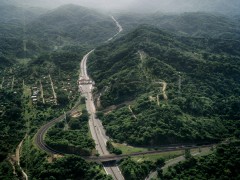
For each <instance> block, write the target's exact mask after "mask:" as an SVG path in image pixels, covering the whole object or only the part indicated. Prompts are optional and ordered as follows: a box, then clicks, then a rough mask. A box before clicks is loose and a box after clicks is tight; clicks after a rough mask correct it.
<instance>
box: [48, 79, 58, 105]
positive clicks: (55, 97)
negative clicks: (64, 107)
mask: <svg viewBox="0 0 240 180" xmlns="http://www.w3.org/2000/svg"><path fill="white" fill-rule="evenodd" d="M49 79H50V82H51V86H52V92H53V98H54V100H55V104H57V94H56V92H55V90H54V84H53V81H52V78H51V75H50V74H49Z"/></svg>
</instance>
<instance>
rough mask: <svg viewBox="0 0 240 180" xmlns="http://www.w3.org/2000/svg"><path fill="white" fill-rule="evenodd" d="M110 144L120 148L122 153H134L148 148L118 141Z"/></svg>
mask: <svg viewBox="0 0 240 180" xmlns="http://www.w3.org/2000/svg"><path fill="white" fill-rule="evenodd" d="M112 144H113V146H114V147H115V148H118V149H120V150H121V151H122V153H123V154H131V153H136V152H146V151H149V150H150V149H148V148H142V147H133V146H128V145H124V144H119V143H112Z"/></svg>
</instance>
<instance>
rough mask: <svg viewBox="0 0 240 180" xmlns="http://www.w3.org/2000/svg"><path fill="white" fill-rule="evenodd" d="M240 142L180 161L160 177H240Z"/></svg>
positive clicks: (224, 145) (221, 146)
mask: <svg viewBox="0 0 240 180" xmlns="http://www.w3.org/2000/svg"><path fill="white" fill-rule="evenodd" d="M238 146H239V142H235V143H231V144H223V145H220V146H218V147H217V149H216V150H215V151H214V153H212V154H210V155H207V156H204V157H200V158H194V157H190V158H189V159H188V160H187V161H185V162H182V163H178V164H177V165H176V166H174V167H170V168H169V169H168V172H167V173H166V174H164V175H162V174H159V179H166V180H168V179H169V180H170V179H229V178H230V179H239V178H240V176H239V174H240V170H239V169H240V163H239V160H240V159H239V157H240V151H239V148H238Z"/></svg>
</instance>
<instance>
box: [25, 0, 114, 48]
mask: <svg viewBox="0 0 240 180" xmlns="http://www.w3.org/2000/svg"><path fill="white" fill-rule="evenodd" d="M116 31H117V28H116V25H115V23H114V22H113V21H112V19H111V17H110V16H107V15H104V14H101V13H99V12H97V11H95V10H91V9H87V8H84V7H81V6H77V5H71V4H69V5H64V6H61V7H59V8H57V9H54V10H52V11H50V12H48V13H46V14H44V15H42V16H40V17H39V18H38V19H36V20H35V21H33V22H32V23H30V24H28V25H27V32H28V34H29V35H30V36H31V37H34V38H35V37H36V38H37V39H40V40H41V41H45V42H47V43H50V44H52V43H53V42H52V41H57V42H58V44H57V45H61V46H63V45H66V44H69V42H71V43H73V42H74V43H78V44H80V45H82V44H87V45H89V44H91V45H93V44H96V43H97V44H98V43H101V42H103V41H105V40H106V39H107V38H108V37H111V36H112V35H113V34H115V33H116ZM53 44H54V43H53Z"/></svg>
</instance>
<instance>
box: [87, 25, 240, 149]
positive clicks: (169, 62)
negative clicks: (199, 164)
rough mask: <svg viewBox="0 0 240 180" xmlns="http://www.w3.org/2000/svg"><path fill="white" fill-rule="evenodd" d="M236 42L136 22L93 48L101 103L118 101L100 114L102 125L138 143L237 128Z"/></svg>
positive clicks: (239, 55)
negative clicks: (126, 31)
mask: <svg viewBox="0 0 240 180" xmlns="http://www.w3.org/2000/svg"><path fill="white" fill-rule="evenodd" d="M239 47H240V42H239V41H236V40H223V39H210V38H190V37H179V36H176V35H174V34H169V33H167V32H164V31H161V30H159V29H156V28H152V27H148V26H141V27H139V28H137V29H136V30H134V31H133V32H131V33H129V34H127V35H126V36H123V37H122V38H120V39H118V40H116V41H115V42H112V43H109V44H106V45H104V46H102V47H99V48H97V49H96V50H95V52H94V55H93V56H92V57H91V59H90V60H89V72H91V76H92V78H93V79H94V80H95V81H96V85H97V89H96V90H95V92H96V95H98V94H100V93H101V98H100V99H101V106H102V107H101V108H102V109H103V110H105V111H107V110H109V109H110V108H109V106H112V105H117V106H118V107H120V108H118V109H117V110H114V111H112V112H110V113H109V112H108V113H107V114H106V115H105V116H104V117H103V118H101V119H103V123H104V125H105V127H106V130H107V133H108V134H109V135H110V136H111V137H113V139H114V140H116V141H120V142H127V143H129V144H135V145H160V144H165V143H199V142H212V141H219V140H222V139H224V138H226V137H229V136H232V135H234V133H237V129H238V128H239V126H240V124H239V122H238V121H237V120H238V119H240V114H239V112H238V110H237V109H239V108H240V99H239V95H240V89H239V87H238V85H239V83H240V79H239V77H240V49H239ZM165 85H166V87H164V86H165ZM165 88H166V89H165ZM124 104H125V106H124ZM121 107H122V108H121Z"/></svg>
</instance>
